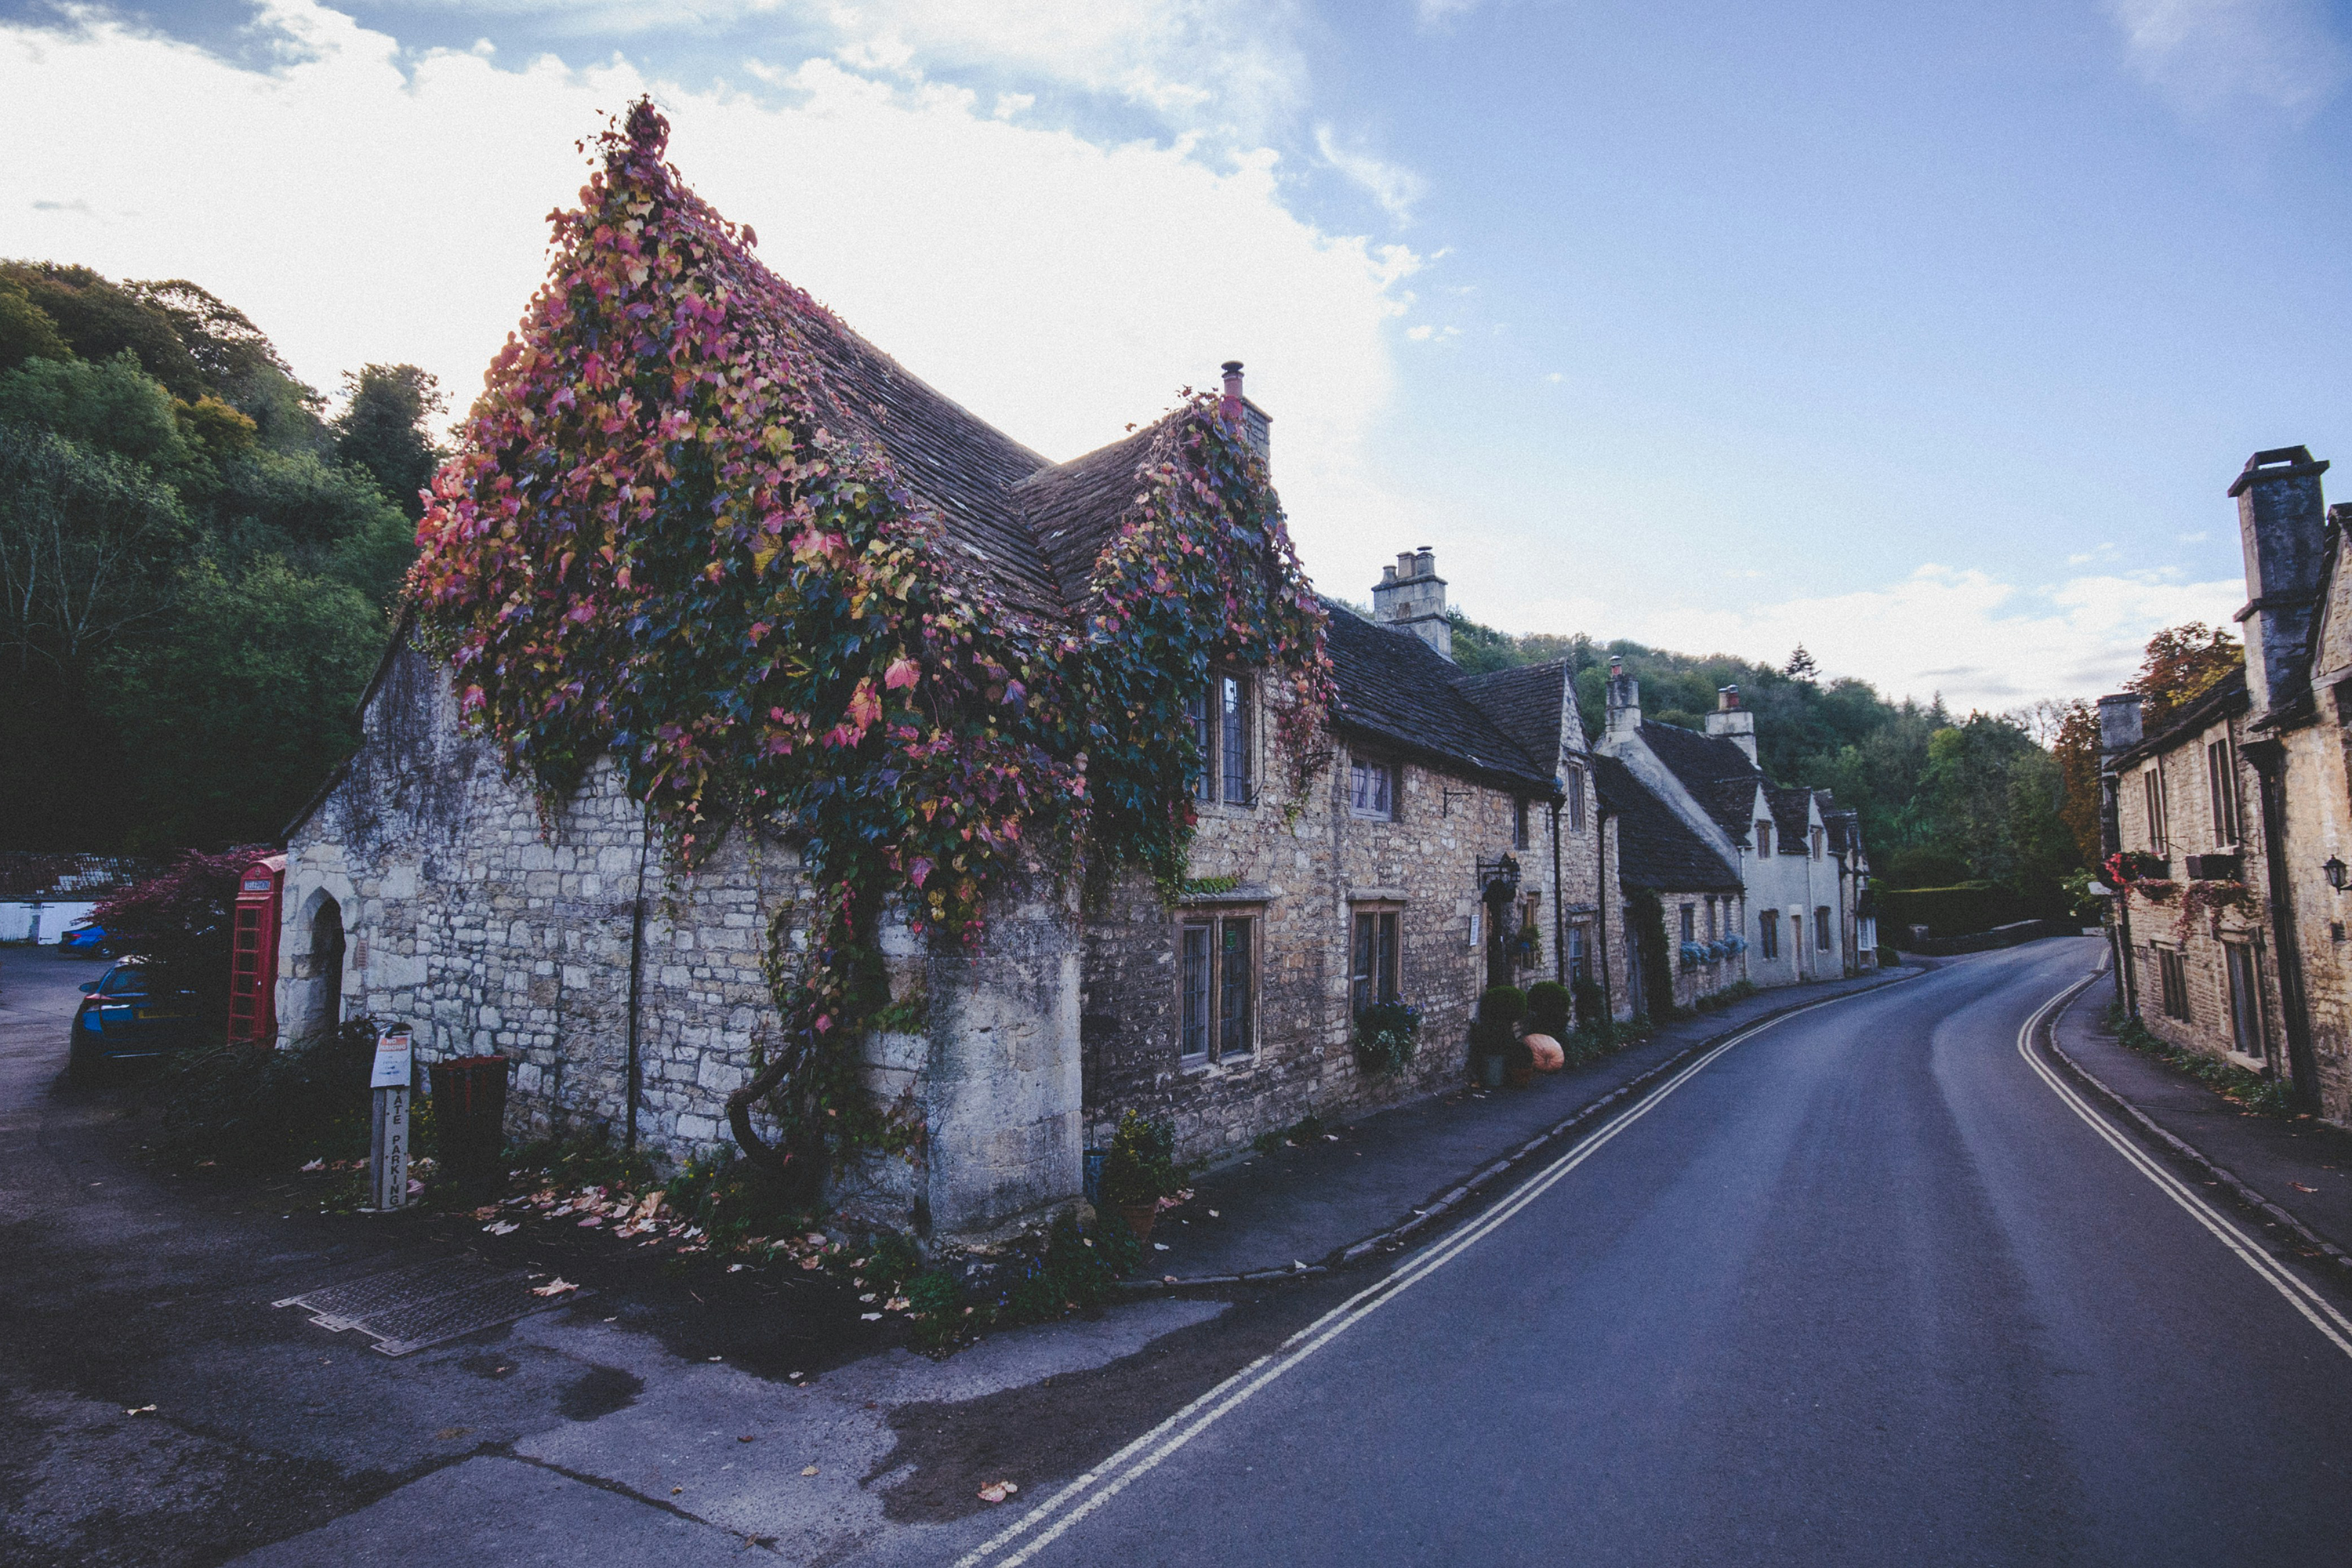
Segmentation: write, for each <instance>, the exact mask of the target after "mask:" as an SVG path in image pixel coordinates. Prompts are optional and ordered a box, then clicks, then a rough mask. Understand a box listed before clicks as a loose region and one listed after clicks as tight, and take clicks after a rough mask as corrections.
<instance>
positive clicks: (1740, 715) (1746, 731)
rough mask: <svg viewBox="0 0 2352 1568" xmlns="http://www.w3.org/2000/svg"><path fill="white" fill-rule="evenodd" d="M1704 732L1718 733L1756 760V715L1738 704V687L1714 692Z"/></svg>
mask: <svg viewBox="0 0 2352 1568" xmlns="http://www.w3.org/2000/svg"><path fill="white" fill-rule="evenodd" d="M1706 732H1707V733H1708V734H1710V735H1720V736H1722V737H1723V738H1724V739H1725V740H1727V741H1729V742H1731V743H1732V744H1733V745H1735V746H1738V748H1739V749H1740V750H1741V751H1743V752H1747V753H1748V761H1749V762H1751V763H1752V762H1755V761H1756V715H1755V714H1753V713H1751V712H1749V711H1748V710H1747V709H1745V708H1742V707H1741V706H1740V705H1739V688H1738V687H1737V686H1727V687H1724V688H1723V689H1721V690H1719V691H1717V693H1716V694H1715V711H1714V712H1712V713H1710V714H1708V715H1707V716H1706Z"/></svg>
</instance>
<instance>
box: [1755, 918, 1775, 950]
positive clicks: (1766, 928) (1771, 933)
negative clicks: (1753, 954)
mask: <svg viewBox="0 0 2352 1568" xmlns="http://www.w3.org/2000/svg"><path fill="white" fill-rule="evenodd" d="M1756 947H1757V951H1758V952H1759V953H1761V954H1762V955H1763V956H1764V957H1766V958H1778V957H1780V910H1765V911H1764V918H1763V919H1761V920H1759V921H1757V922H1756Z"/></svg>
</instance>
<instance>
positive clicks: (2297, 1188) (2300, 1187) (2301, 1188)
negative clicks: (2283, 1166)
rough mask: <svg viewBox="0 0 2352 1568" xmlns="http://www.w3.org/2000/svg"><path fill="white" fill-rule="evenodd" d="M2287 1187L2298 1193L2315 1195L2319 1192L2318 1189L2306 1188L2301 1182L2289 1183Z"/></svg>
mask: <svg viewBox="0 0 2352 1568" xmlns="http://www.w3.org/2000/svg"><path fill="white" fill-rule="evenodd" d="M2287 1185H2288V1186H2290V1187H2293V1188H2294V1190H2295V1191H2296V1192H2298V1193H2315V1192H2317V1191H2318V1190H2319V1189H2318V1188H2317V1187H2306V1186H2305V1185H2304V1184H2302V1183H2301V1182H2289V1183H2288V1184H2287Z"/></svg>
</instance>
